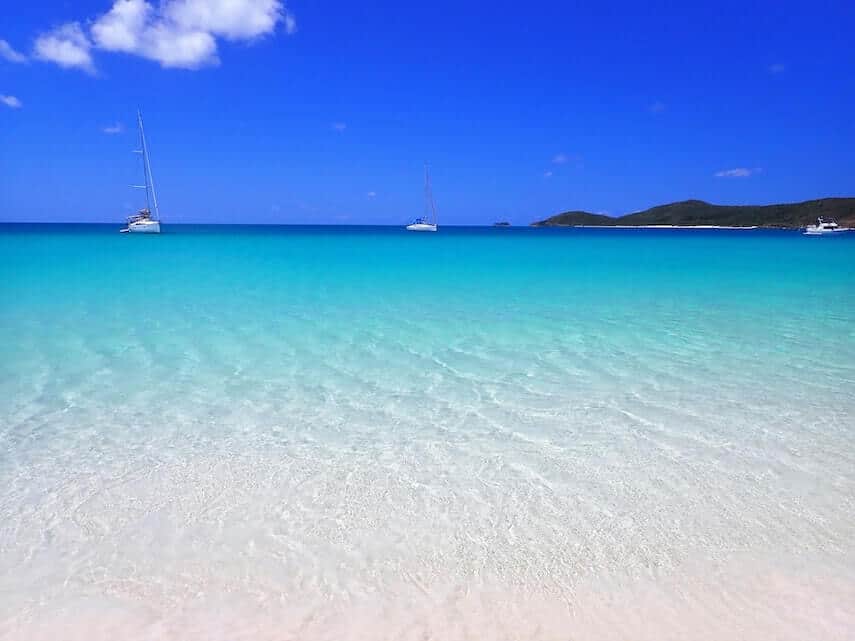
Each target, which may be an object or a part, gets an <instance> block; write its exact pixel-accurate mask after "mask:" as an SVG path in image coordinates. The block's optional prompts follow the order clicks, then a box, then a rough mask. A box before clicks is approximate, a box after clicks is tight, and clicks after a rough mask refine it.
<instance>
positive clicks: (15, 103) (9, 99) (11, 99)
mask: <svg viewBox="0 0 855 641" xmlns="http://www.w3.org/2000/svg"><path fill="white" fill-rule="evenodd" d="M0 102H2V103H3V104H4V105H6V106H7V107H9V108H11V109H20V108H21V107H23V106H24V103H22V102H21V101H20V100H18V99H17V98H16V97H15V96H4V95H2V94H0Z"/></svg>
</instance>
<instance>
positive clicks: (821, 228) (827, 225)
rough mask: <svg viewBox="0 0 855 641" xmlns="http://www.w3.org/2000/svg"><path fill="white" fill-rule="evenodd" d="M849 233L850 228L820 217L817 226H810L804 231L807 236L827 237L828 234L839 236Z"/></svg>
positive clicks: (831, 219)
mask: <svg viewBox="0 0 855 641" xmlns="http://www.w3.org/2000/svg"><path fill="white" fill-rule="evenodd" d="M845 231H849V228H848V227H841V226H840V225H838V224H837V221H836V220H834V219H833V218H823V217H822V216H820V217H819V218H817V219H816V225H808V226H807V227H805V229H804V232H803V233H804V235H805V236H825V235H827V234H839V233H841V232H845Z"/></svg>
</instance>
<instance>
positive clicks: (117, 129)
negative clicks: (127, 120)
mask: <svg viewBox="0 0 855 641" xmlns="http://www.w3.org/2000/svg"><path fill="white" fill-rule="evenodd" d="M124 130H125V127H124V126H123V125H122V123H120V122H117V123H116V124H115V125H107V126H106V127H104V128H103V129H101V131H103V132H104V133H105V134H109V135H111V136H114V135H116V134H120V133H122V132H123V131H124Z"/></svg>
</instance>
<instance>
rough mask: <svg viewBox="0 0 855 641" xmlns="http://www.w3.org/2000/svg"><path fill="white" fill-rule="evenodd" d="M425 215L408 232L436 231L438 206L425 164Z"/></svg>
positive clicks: (408, 227) (417, 219)
mask: <svg viewBox="0 0 855 641" xmlns="http://www.w3.org/2000/svg"><path fill="white" fill-rule="evenodd" d="M425 210H426V211H425V215H424V216H422V217H421V218H416V219H415V220H414V221H413V222H412V223H410V224H409V225H407V231H436V204H435V203H434V202H433V192H432V191H431V188H430V172H429V171H428V166H427V164H425ZM431 220H433V222H431Z"/></svg>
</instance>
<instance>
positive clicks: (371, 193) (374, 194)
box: [365, 191, 377, 198]
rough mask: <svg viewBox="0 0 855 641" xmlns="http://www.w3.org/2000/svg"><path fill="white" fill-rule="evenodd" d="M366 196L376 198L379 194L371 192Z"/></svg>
mask: <svg viewBox="0 0 855 641" xmlns="http://www.w3.org/2000/svg"><path fill="white" fill-rule="evenodd" d="M365 195H366V196H368V197H369V198H374V196H376V195H377V192H376V191H369V192H368V193H367V194H365Z"/></svg>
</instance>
